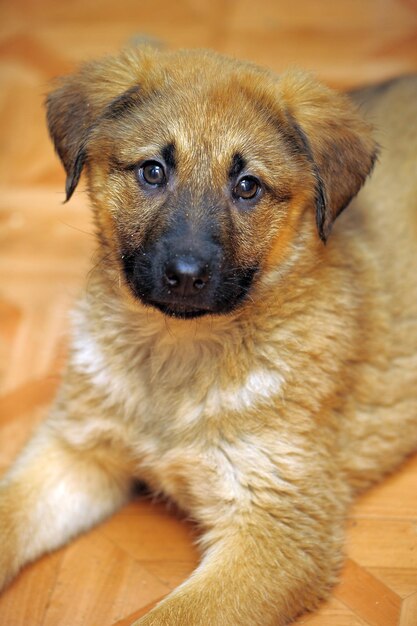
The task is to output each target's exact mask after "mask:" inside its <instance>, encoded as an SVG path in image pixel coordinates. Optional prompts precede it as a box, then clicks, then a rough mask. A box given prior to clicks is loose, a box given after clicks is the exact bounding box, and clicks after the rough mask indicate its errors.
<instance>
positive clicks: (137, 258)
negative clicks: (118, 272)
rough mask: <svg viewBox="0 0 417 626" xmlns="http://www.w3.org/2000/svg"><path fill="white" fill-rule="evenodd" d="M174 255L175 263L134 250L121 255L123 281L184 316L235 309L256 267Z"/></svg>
mask: <svg viewBox="0 0 417 626" xmlns="http://www.w3.org/2000/svg"><path fill="white" fill-rule="evenodd" d="M173 257H174V258H175V259H176V260H175V263H172V261H171V260H170V259H168V260H167V259H166V258H162V260H161V259H160V258H158V256H157V255H156V256H155V255H148V254H146V255H144V254H143V253H142V254H136V253H133V254H130V255H129V254H125V255H123V257H122V263H123V268H124V274H125V277H126V282H127V284H128V286H129V287H130V289H131V291H132V293H133V294H134V296H135V297H136V298H138V300H140V301H141V302H142V303H143V304H144V305H145V306H149V307H153V308H155V309H157V310H159V311H160V312H161V313H163V314H164V315H166V316H168V317H173V318H177V319H183V320H187V319H194V318H199V317H203V316H205V315H222V314H227V313H230V312H232V311H234V310H235V309H236V308H237V307H239V306H240V305H241V303H242V302H244V301H245V300H246V296H247V294H248V292H249V290H250V288H251V286H252V283H253V280H254V277H255V275H256V274H257V272H258V269H259V268H258V267H257V266H250V267H240V268H239V267H233V266H232V267H231V268H229V267H228V266H227V265H226V264H223V265H221V264H220V263H219V262H217V263H215V262H213V260H212V259H209V260H205V261H204V262H200V263H196V262H195V261H194V259H193V258H191V259H190V257H189V256H187V257H185V256H180V255H173Z"/></svg>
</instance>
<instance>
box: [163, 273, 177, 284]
mask: <svg viewBox="0 0 417 626" xmlns="http://www.w3.org/2000/svg"><path fill="white" fill-rule="evenodd" d="M165 282H166V284H167V285H168V286H169V287H177V286H178V285H179V283H180V279H179V278H178V276H177V275H176V274H173V273H172V272H165Z"/></svg>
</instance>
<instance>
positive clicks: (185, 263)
mask: <svg viewBox="0 0 417 626" xmlns="http://www.w3.org/2000/svg"><path fill="white" fill-rule="evenodd" d="M209 280H210V272H209V265H208V263H204V262H203V261H200V260H199V259H195V258H193V257H177V258H176V259H173V260H172V261H170V262H169V263H167V264H166V266H165V274H164V281H165V284H166V285H167V287H168V288H169V289H170V290H172V291H174V292H175V293H176V294H177V295H179V296H182V297H183V298H186V297H189V296H194V295H196V293H198V292H199V291H201V290H202V289H204V287H205V286H206V285H207V283H208V282H209Z"/></svg>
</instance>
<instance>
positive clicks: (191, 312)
mask: <svg viewBox="0 0 417 626" xmlns="http://www.w3.org/2000/svg"><path fill="white" fill-rule="evenodd" d="M146 304H147V305H148V306H152V307H154V308H155V309H157V310H158V311H160V312H161V313H163V314H164V315H166V316H167V317H175V318H176V319H180V320H192V319H196V318H199V317H203V316H204V315H210V314H213V311H212V310H210V309H202V308H198V307H192V306H187V305H186V304H179V303H176V302H174V303H172V304H168V303H166V302H155V301H150V302H147V303H146Z"/></svg>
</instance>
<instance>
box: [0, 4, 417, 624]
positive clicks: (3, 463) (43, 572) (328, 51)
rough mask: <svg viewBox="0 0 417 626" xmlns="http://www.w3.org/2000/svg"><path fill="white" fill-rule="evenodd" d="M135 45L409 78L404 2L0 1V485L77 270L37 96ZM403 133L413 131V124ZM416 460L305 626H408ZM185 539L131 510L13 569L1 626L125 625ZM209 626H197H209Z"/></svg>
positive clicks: (142, 608) (174, 561) (186, 534)
mask: <svg viewBox="0 0 417 626" xmlns="http://www.w3.org/2000/svg"><path fill="white" fill-rule="evenodd" d="M137 33H146V34H148V35H152V36H154V37H156V38H158V39H161V40H163V41H166V42H167V43H168V44H169V45H171V46H175V47H178V46H183V47H187V46H192V47H195V46H198V47H211V48H214V49H216V50H219V51H221V52H225V53H229V54H232V55H236V56H240V57H245V58H249V59H251V60H253V61H256V62H258V63H262V64H264V65H267V66H270V67H271V68H273V69H274V70H276V71H278V72H279V71H281V70H282V69H284V68H286V67H287V66H288V65H300V66H302V67H306V68H308V69H311V70H313V71H314V72H315V73H316V74H317V75H319V76H320V77H321V78H323V79H324V80H326V81H327V82H329V83H330V84H332V85H334V86H337V87H342V88H345V87H346V88H347V87H351V86H354V85H359V84H363V83H368V82H376V81H378V80H380V79H384V78H388V77H391V76H396V75H400V74H404V73H408V72H412V71H416V70H417V3H416V2H415V0H338V1H337V2H331V1H330V0H315V2H310V1H309V0H264V1H263V2H262V3H254V2H253V0H224V1H220V0H212V1H211V2H205V1H204V0H178V1H176V2H170V1H169V0H159V2H158V3H139V2H137V0H121V2H119V3H111V2H109V1H108V0H101V1H100V2H97V0H94V1H93V0H72V1H71V2H67V1H62V2H53V1H52V0H38V1H36V2H34V1H33V0H13V2H12V1H11V0H8V1H7V0H4V1H3V2H2V4H1V6H0V82H1V90H0V145H1V150H0V472H2V471H3V470H4V469H5V468H6V467H7V466H8V464H9V463H10V462H11V461H12V459H13V458H14V457H15V455H16V453H17V451H18V450H19V449H20V447H21V446H22V445H23V443H24V441H25V440H26V439H27V437H28V436H29V434H30V432H31V431H32V429H33V428H34V427H35V426H36V424H37V423H39V421H40V420H41V419H43V418H44V416H45V414H46V412H47V408H48V405H49V404H50V402H51V400H52V398H53V395H54V393H55V390H56V388H57V385H58V381H59V372H60V369H61V367H62V363H63V361H64V357H65V349H66V348H65V346H66V333H67V329H68V312H69V310H70V307H71V303H72V302H73V301H74V299H75V297H76V295H77V293H78V292H79V290H80V289H83V288H84V287H83V284H84V277H85V275H86V273H87V271H88V267H89V263H90V257H91V252H92V227H91V223H90V215H89V212H88V209H87V201H86V196H85V193H83V191H82V190H81V191H79V192H77V194H76V196H75V198H74V199H73V200H72V201H71V203H70V205H69V206H68V205H63V204H62V201H63V200H64V192H63V184H64V177H63V172H62V171H61V168H60V165H59V164H58V161H57V159H56V157H55V156H54V154H53V149H52V147H51V145H50V142H49V139H48V137H47V132H46V128H45V123H44V112H43V98H44V94H45V92H46V91H47V86H48V83H49V81H50V80H51V79H52V78H53V77H54V76H57V75H59V74H62V73H65V72H68V71H70V70H71V69H72V68H73V67H74V66H75V65H76V64H77V63H78V62H80V61H83V60H85V59H88V58H91V57H96V56H98V55H101V54H105V53H108V52H113V51H115V50H116V49H117V48H118V47H119V46H120V45H122V44H124V43H125V42H126V41H128V40H129V38H130V37H132V36H133V35H135V34H137ZM416 123H417V122H416ZM416 484H417V458H414V459H411V460H410V461H409V462H408V463H406V464H405V465H404V466H403V468H401V469H400V471H399V472H398V473H396V474H395V475H393V476H392V477H390V478H389V479H388V480H387V481H386V482H384V483H383V484H382V485H380V486H378V487H376V488H375V489H373V490H372V491H370V492H369V493H367V494H365V495H364V496H362V498H361V499H360V500H359V501H358V502H357V503H356V504H355V506H354V507H353V509H352V515H351V519H350V521H349V524H348V528H347V544H346V545H347V548H346V549H347V555H348V560H347V563H346V566H345V568H344V570H343V573H342V577H341V582H340V584H339V585H338V586H337V587H336V589H335V590H334V592H333V595H332V597H331V598H330V599H329V601H328V602H327V603H325V604H324V605H323V606H322V607H321V609H320V610H319V611H318V612H317V613H315V614H314V615H308V616H303V617H302V618H300V619H299V620H298V622H297V624H299V625H301V624H308V625H309V626H417V489H416ZM196 532H197V531H196V529H195V528H194V527H193V526H192V525H191V524H189V523H188V522H187V521H185V520H183V519H181V517H179V515H178V514H177V513H176V512H175V511H173V510H171V511H167V509H166V508H165V506H164V505H163V504H161V503H158V504H153V503H152V502H150V501H149V500H146V499H145V500H137V501H135V502H133V503H132V504H130V505H129V506H127V507H126V508H125V509H123V510H122V511H121V512H120V513H119V514H118V515H116V516H115V517H114V518H112V519H110V520H108V521H107V522H105V523H104V524H102V525H101V526H100V527H99V528H97V529H95V530H93V531H91V532H89V533H87V534H86V535H84V536H83V537H80V538H79V539H77V540H76V541H75V542H73V543H72V544H71V545H70V546H68V547H67V548H64V549H62V550H59V551H58V552H56V553H54V554H51V555H48V556H46V557H44V558H43V559H41V560H40V561H39V562H38V563H35V564H33V565H31V566H30V567H28V568H27V569H26V570H25V571H24V572H23V573H22V575H21V576H20V577H19V578H18V579H17V580H16V581H15V582H14V583H13V584H12V586H11V587H10V588H9V589H8V590H7V591H6V592H5V593H4V594H3V595H2V597H1V598H0V624H2V625H3V624H4V625H5V626H6V625H7V626H56V625H57V624H59V625H60V626H99V625H100V626H127V625H128V624H129V623H131V621H132V620H133V619H134V618H136V617H139V616H140V615H142V614H144V613H145V612H146V611H147V610H148V609H149V608H150V607H151V606H153V605H154V604H155V603H156V602H157V601H158V600H159V599H161V598H162V597H163V596H164V595H165V594H166V593H168V592H169V591H170V590H171V589H173V588H174V587H175V586H176V585H177V584H179V583H180V582H181V581H182V580H184V578H186V576H187V575H188V574H189V573H190V572H191V571H192V569H193V568H194V567H195V565H196V563H197V562H198V553H197V551H196V549H195V548H194V547H193V539H194V538H195V534H196ZM208 626H209V625H208Z"/></svg>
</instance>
